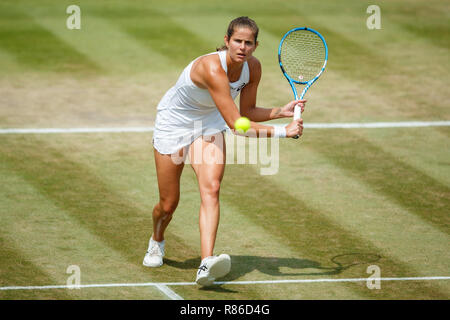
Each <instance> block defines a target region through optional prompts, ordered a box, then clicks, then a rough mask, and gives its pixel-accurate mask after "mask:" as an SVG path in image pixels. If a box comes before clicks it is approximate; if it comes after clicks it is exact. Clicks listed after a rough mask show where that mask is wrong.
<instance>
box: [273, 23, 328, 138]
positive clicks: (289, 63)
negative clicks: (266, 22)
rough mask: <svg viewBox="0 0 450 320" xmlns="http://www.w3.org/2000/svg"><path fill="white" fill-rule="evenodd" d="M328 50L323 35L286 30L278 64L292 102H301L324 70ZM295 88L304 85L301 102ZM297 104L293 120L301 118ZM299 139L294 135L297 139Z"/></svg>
mask: <svg viewBox="0 0 450 320" xmlns="http://www.w3.org/2000/svg"><path fill="white" fill-rule="evenodd" d="M327 60H328V47H327V43H326V42H325V39H324V38H323V37H322V35H321V34H320V33H319V32H317V31H316V30H313V29H311V28H306V27H303V28H294V29H292V30H290V31H288V32H287V33H286V34H285V35H284V36H283V38H282V39H281V41H280V46H279V47H278V61H279V62H280V68H281V72H283V74H284V76H285V77H286V79H287V80H288V81H289V84H290V85H291V88H292V91H293V92H294V97H295V100H302V99H303V97H304V95H305V93H306V91H308V89H309V87H311V85H312V84H313V83H314V82H315V81H316V80H317V79H318V78H319V77H320V75H321V74H322V72H323V71H324V70H325V67H326V65H327ZM296 85H304V86H305V87H304V88H303V91H302V93H301V94H300V99H299V97H298V92H297V88H296ZM301 113H302V110H301V108H300V106H299V105H296V106H295V109H294V120H297V119H300V118H301V115H302V114H301ZM298 137H299V136H295V137H294V138H295V139H298Z"/></svg>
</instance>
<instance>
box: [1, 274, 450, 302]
mask: <svg viewBox="0 0 450 320" xmlns="http://www.w3.org/2000/svg"><path fill="white" fill-rule="evenodd" d="M376 280H379V281H437V280H450V277H446V276H434V277H400V278H347V279H327V278H324V279H290V280H289V279H287V280H260V281H216V282H214V283H215V284H217V285H224V284H225V285H233V284H235V285H236V284H240V285H243V284H287V283H318V282H366V281H376ZM195 285H197V284H196V283H195V282H143V283H103V284H80V285H79V286H77V287H79V288H105V287H151V286H155V287H157V288H158V289H160V290H161V291H162V290H165V289H164V288H166V289H168V290H170V289H169V288H167V286H195ZM72 288H73V285H72V286H70V285H53V286H11V287H0V291H1V290H46V289H72ZM170 291H172V290H170ZM172 294H173V297H179V298H181V297H180V296H178V295H177V294H176V293H175V292H173V291H172ZM181 299H182V298H181Z"/></svg>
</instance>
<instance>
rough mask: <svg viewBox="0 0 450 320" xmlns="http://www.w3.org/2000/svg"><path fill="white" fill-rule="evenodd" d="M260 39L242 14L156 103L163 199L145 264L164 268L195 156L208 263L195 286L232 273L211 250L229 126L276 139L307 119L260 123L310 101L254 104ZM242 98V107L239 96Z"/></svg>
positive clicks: (226, 258)
mask: <svg viewBox="0 0 450 320" xmlns="http://www.w3.org/2000/svg"><path fill="white" fill-rule="evenodd" d="M257 37H258V26H257V25H256V23H255V22H254V21H253V20H252V19H249V18H248V17H239V18H236V19H234V20H233V21H231V23H230V25H229V27H228V30H227V34H226V35H225V37H224V42H225V45H224V47H222V48H221V49H218V51H217V52H214V53H210V54H207V55H204V56H201V57H199V58H197V59H196V60H194V61H192V62H191V63H190V64H189V65H188V66H187V67H186V68H185V69H184V71H183V73H182V74H181V76H180V77H179V79H178V81H177V83H176V84H175V86H174V87H172V88H171V89H169V91H167V93H166V94H165V95H164V97H163V98H162V99H161V101H160V103H159V104H158V108H157V116H156V121H155V130H154V134H153V147H154V155H155V164H156V173H157V178H158V187H159V198H160V199H159V202H158V203H157V204H156V206H155V207H154V209H153V234H152V236H151V237H150V240H149V246H148V251H147V253H146V255H145V257H144V261H143V264H144V266H147V267H159V266H161V265H162V264H163V256H164V243H165V241H164V231H165V230H166V228H167V226H168V224H169V222H170V221H171V219H172V216H173V213H174V211H175V209H176V207H177V205H178V200H179V197H180V177H181V172H182V170H183V168H184V162H185V161H183V160H185V159H186V156H187V155H188V154H189V160H190V163H191V166H192V168H193V170H194V172H195V174H196V176H197V180H198V184H199V189H200V198H201V205H200V214H199V227H200V245H201V258H202V261H201V263H200V267H199V270H198V272H197V279H196V282H197V283H198V284H199V285H202V286H208V285H211V284H213V282H214V280H215V279H217V278H220V277H223V276H225V275H226V274H227V273H228V272H229V271H230V268H231V261H230V256H229V255H227V254H221V255H219V256H214V255H213V249H214V244H215V240H216V234H217V229H218V225H219V215H220V214H219V211H220V209H219V190H220V184H221V181H222V177H223V174H224V169H225V154H226V152H225V141H224V136H223V132H224V131H225V129H226V126H227V125H228V127H229V128H230V129H231V130H232V131H233V132H235V133H236V131H235V130H234V129H235V128H234V123H235V121H236V120H237V119H238V118H240V117H241V115H242V116H246V117H247V118H249V119H250V120H251V127H250V129H249V130H248V131H247V132H246V134H245V135H247V136H253V137H260V136H264V137H275V138H278V137H294V136H296V135H301V134H302V131H303V124H302V123H303V122H302V120H301V119H299V120H295V121H292V122H291V123H290V124H289V125H287V126H286V127H272V126H266V125H261V124H259V123H257V122H261V121H267V120H272V119H278V118H282V117H292V116H293V110H294V107H295V105H297V104H299V105H300V106H301V108H302V109H304V105H305V102H306V101H305V100H294V101H291V102H289V103H288V104H286V105H285V106H284V107H279V108H273V109H266V108H259V107H256V94H257V89H258V84H259V81H260V79H261V64H260V62H259V61H258V59H256V58H255V57H254V56H253V52H254V51H255V49H256V47H257V46H258V42H257ZM239 93H240V108H239V109H238V108H237V106H236V104H235V103H234V99H235V98H236V96H237V95H238V94H239ZM180 159H181V161H180Z"/></svg>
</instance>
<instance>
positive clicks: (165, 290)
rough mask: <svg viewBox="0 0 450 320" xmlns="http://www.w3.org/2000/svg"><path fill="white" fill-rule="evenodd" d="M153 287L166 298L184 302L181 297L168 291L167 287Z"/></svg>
mask: <svg viewBox="0 0 450 320" xmlns="http://www.w3.org/2000/svg"><path fill="white" fill-rule="evenodd" d="M155 287H157V288H158V289H159V291H161V292H162V293H164V294H165V295H166V296H168V297H169V298H170V299H172V300H184V299H183V298H182V297H181V296H179V295H178V294H176V293H175V292H174V291H173V290H171V289H169V287H167V286H166V285H164V284H156V285H155Z"/></svg>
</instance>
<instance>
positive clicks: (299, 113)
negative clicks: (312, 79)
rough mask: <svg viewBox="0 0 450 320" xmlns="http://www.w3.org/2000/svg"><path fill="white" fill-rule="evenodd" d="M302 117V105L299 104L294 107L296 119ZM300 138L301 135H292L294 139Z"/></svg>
mask: <svg viewBox="0 0 450 320" xmlns="http://www.w3.org/2000/svg"><path fill="white" fill-rule="evenodd" d="M301 117H302V108H300V106H299V105H298V104H297V105H296V106H295V107H294V120H298V119H300V118H301ZM298 138H300V136H299V135H296V136H294V137H292V139H298Z"/></svg>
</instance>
